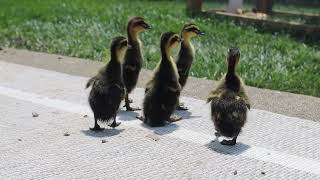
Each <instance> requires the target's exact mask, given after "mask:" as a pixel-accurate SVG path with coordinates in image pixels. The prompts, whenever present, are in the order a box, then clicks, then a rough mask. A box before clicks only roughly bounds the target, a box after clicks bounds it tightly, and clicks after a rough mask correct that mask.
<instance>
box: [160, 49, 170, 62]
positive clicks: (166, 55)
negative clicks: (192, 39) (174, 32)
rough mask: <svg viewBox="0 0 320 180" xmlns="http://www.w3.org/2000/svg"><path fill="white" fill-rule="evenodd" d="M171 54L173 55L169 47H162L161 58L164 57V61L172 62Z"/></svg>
mask: <svg viewBox="0 0 320 180" xmlns="http://www.w3.org/2000/svg"><path fill="white" fill-rule="evenodd" d="M170 53H171V49H170V48H168V47H162V48H161V56H162V60H164V61H170V60H172V58H171V56H170Z"/></svg>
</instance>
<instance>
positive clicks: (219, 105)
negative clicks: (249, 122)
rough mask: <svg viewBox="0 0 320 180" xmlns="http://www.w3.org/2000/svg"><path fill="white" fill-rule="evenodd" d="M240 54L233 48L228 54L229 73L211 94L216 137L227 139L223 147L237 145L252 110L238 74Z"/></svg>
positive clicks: (210, 100)
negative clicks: (248, 112)
mask: <svg viewBox="0 0 320 180" xmlns="http://www.w3.org/2000/svg"><path fill="white" fill-rule="evenodd" d="M239 59H240V52H239V49H237V48H231V49H230V50H229V54H228V59H227V63H228V71H227V73H226V75H225V76H224V77H223V78H222V79H221V81H220V84H219V85H218V87H217V88H216V89H215V90H213V91H212V92H211V93H210V94H209V98H208V102H211V117H212V121H213V122H214V125H215V129H216V131H217V132H216V136H217V138H218V139H219V137H221V136H224V137H226V139H227V140H226V139H224V140H223V141H221V142H220V143H221V144H223V145H235V144H236V141H237V137H238V135H239V133H240V131H241V128H242V127H243V125H244V124H245V122H246V119H247V109H250V102H249V98H248V96H247V94H246V92H245V89H244V83H243V81H242V80H241V78H240V77H239V76H238V75H237V73H236V67H237V65H238V63H239Z"/></svg>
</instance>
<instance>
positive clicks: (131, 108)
mask: <svg viewBox="0 0 320 180" xmlns="http://www.w3.org/2000/svg"><path fill="white" fill-rule="evenodd" d="M131 101H132V100H131ZM124 106H125V107H126V109H127V111H139V110H141V109H140V108H133V107H131V106H130V99H129V97H128V95H126V99H125V105H124Z"/></svg>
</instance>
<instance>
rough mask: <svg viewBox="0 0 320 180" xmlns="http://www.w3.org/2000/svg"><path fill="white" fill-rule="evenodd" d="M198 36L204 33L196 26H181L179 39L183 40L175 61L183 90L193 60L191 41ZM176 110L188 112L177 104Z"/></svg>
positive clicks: (190, 24)
mask: <svg viewBox="0 0 320 180" xmlns="http://www.w3.org/2000/svg"><path fill="white" fill-rule="evenodd" d="M199 35H204V32H201V30H200V28H199V27H198V26H197V25H195V24H193V23H189V24H186V25H184V26H183V29H182V32H181V37H182V39H183V40H182V42H181V46H180V51H179V54H178V58H177V61H176V63H177V68H178V73H179V83H180V85H181V89H183V87H184V86H185V85H186V83H187V80H188V77H189V71H190V68H191V65H192V62H193V59H194V47H193V45H192V42H191V39H192V38H193V37H195V36H199ZM177 110H188V108H187V107H185V106H183V104H180V103H179V104H178V106H177Z"/></svg>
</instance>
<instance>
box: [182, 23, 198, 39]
mask: <svg viewBox="0 0 320 180" xmlns="http://www.w3.org/2000/svg"><path fill="white" fill-rule="evenodd" d="M198 35H204V33H203V32H201V30H200V28H199V27H198V26H197V25H195V24H193V23H189V24H186V25H184V27H183V29H182V32H181V36H182V37H183V39H184V40H185V41H190V39H191V38H192V37H194V36H198Z"/></svg>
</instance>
